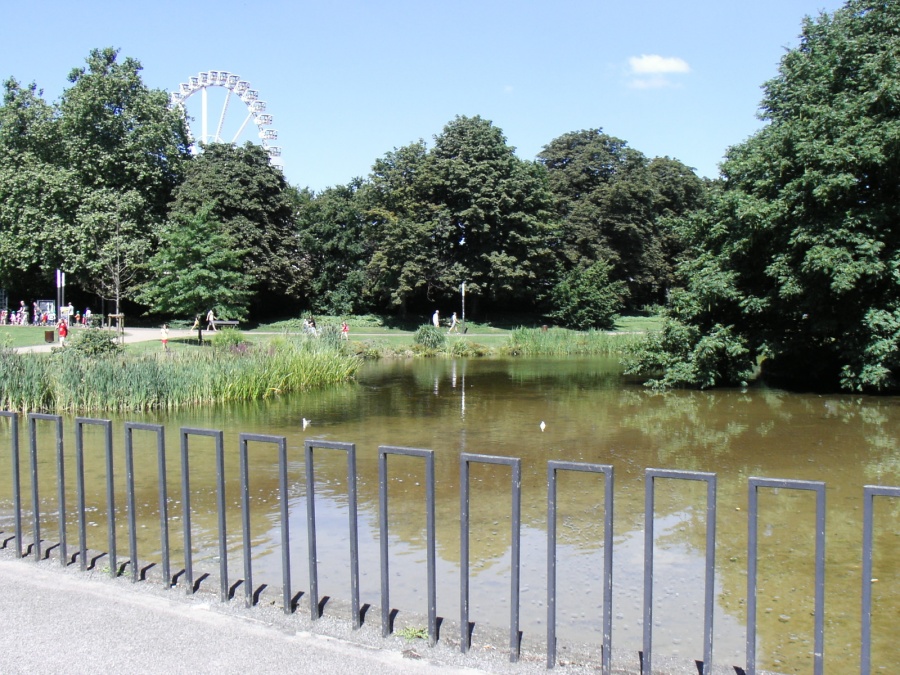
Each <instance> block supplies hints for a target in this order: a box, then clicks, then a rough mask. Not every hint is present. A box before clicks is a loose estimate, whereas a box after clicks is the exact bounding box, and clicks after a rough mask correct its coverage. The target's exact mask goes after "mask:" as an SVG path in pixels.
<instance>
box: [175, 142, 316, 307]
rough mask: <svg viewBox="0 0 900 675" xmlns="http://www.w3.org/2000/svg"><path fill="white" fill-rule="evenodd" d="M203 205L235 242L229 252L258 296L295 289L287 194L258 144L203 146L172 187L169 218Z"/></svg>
mask: <svg viewBox="0 0 900 675" xmlns="http://www.w3.org/2000/svg"><path fill="white" fill-rule="evenodd" d="M207 209H208V214H209V217H210V218H211V219H213V220H215V221H216V222H218V223H221V224H222V226H223V227H224V230H225V232H226V233H227V234H228V235H229V237H230V239H231V241H232V242H235V243H236V249H235V255H236V256H237V257H238V258H239V259H240V261H241V263H242V265H243V269H244V270H245V271H246V273H247V274H248V275H249V276H250V277H251V278H252V279H253V291H254V293H256V294H257V296H258V297H262V296H263V295H264V294H265V295H272V294H274V295H275V296H276V298H278V300H279V301H280V299H281V298H283V297H284V296H285V295H287V294H291V293H296V292H297V291H299V290H300V287H301V282H302V279H303V274H302V270H301V267H300V254H299V249H298V242H297V233H296V229H295V224H294V213H293V200H292V195H291V194H290V192H289V190H288V185H287V182H286V181H285V179H284V174H282V173H281V171H280V170H279V169H277V168H276V167H274V166H272V165H271V164H270V163H269V156H268V154H266V151H265V149H264V148H262V147H261V146H258V145H253V144H251V143H247V144H246V145H244V146H241V147H235V146H233V145H231V144H227V143H212V144H209V145H206V146H204V148H203V152H202V153H201V154H200V155H198V156H196V157H194V158H193V159H192V160H191V161H190V163H189V164H188V166H187V167H186V171H185V178H184V181H183V182H182V183H181V184H180V185H179V186H178V188H177V189H176V190H175V193H174V200H173V202H172V204H171V217H172V218H181V219H188V220H190V219H191V218H193V217H194V216H195V215H196V214H199V213H200V212H201V211H203V210H207ZM238 250H240V251H242V253H240V254H238Z"/></svg>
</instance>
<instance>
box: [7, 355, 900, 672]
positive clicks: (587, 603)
mask: <svg viewBox="0 0 900 675" xmlns="http://www.w3.org/2000/svg"><path fill="white" fill-rule="evenodd" d="M303 418H307V419H309V420H311V425H310V426H309V427H308V428H307V429H306V430H305V431H304V430H303V429H302V424H301V421H302V419H303ZM129 419H132V420H135V421H151V422H161V423H164V424H165V425H166V427H167V447H168V455H169V456H168V460H169V485H170V489H171V493H170V496H171V499H172V502H171V505H170V514H171V516H172V519H173V522H172V524H171V528H172V529H171V533H172V546H173V569H178V568H179V566H180V564H181V560H182V555H183V553H182V551H181V550H180V548H179V546H180V540H181V536H182V532H181V529H180V528H181V521H180V517H181V511H180V506H181V505H180V500H181V495H180V459H179V456H178V448H179V445H178V443H179V440H178V428H179V427H181V426H191V427H202V428H212V429H222V430H224V431H225V442H226V455H227V456H226V477H227V485H228V487H227V503H228V504H229V506H230V508H231V510H230V511H229V513H228V519H229V528H230V533H229V546H230V553H229V565H230V570H231V576H232V579H237V578H240V577H241V576H242V569H243V568H242V564H243V563H242V560H241V551H240V546H241V530H240V527H241V526H240V511H239V502H240V492H239V469H238V452H237V448H238V433H239V432H241V431H246V432H253V433H263V434H275V435H283V436H286V437H287V439H288V447H289V454H290V471H291V475H290V492H291V498H290V507H291V525H292V533H293V534H292V536H293V540H292V544H291V555H292V560H293V564H292V576H293V579H294V581H293V585H294V589H295V591H296V590H304V591H305V590H306V589H307V588H308V586H307V584H308V574H307V562H306V552H307V544H306V530H305V518H306V503H305V488H304V475H303V440H304V439H305V438H318V439H325V440H332V441H347V442H353V443H356V444H357V452H358V460H359V467H358V470H359V490H360V496H359V512H360V556H361V585H360V592H361V600H362V602H364V603H371V604H373V605H378V604H379V582H380V577H379V567H378V535H377V528H378V473H377V448H378V446H379V445H382V444H385V445H401V446H411V447H419V448H429V449H433V450H435V451H436V474H437V508H438V524H437V546H438V561H437V565H438V614H439V615H440V616H444V617H447V618H448V619H450V620H457V619H458V616H459V609H458V607H459V578H458V560H459V453H460V452H470V453H483V454H491V455H505V456H513V457H520V458H522V460H523V484H522V490H523V493H522V517H523V527H522V537H523V539H522V542H523V548H522V590H521V602H522V626H521V627H522V630H523V632H524V644H525V645H526V646H528V645H534V646H535V647H539V648H543V645H544V643H545V639H546V626H545V616H546V556H547V554H546V534H545V533H546V518H547V504H546V483H547V480H546V475H547V468H546V463H547V460H548V459H561V460H569V461H582V462H595V463H602V464H611V465H613V467H614V469H615V482H616V484H615V549H614V550H615V566H614V574H615V577H614V583H615V592H614V598H613V609H614V617H615V619H614V630H613V644H614V646H615V647H616V648H617V649H628V650H632V651H634V652H637V651H638V650H639V649H640V648H641V635H642V627H641V619H642V602H643V585H642V583H643V579H642V575H643V505H644V481H643V472H644V469H645V468H646V467H655V468H665V469H685V470H697V471H709V472H715V473H716V474H717V475H718V480H719V483H718V509H719V510H718V522H717V549H716V556H717V565H716V613H715V636H716V645H715V653H714V660H715V662H716V663H721V664H728V665H744V647H745V642H744V641H745V629H744V622H745V609H744V608H745V599H746V594H747V590H746V570H747V550H746V539H747V513H746V509H747V500H748V497H747V495H748V488H747V479H748V477H750V476H762V477H769V478H792V479H804V480H820V481H825V482H826V485H827V545H826V546H827V548H826V552H827V571H826V650H825V654H826V670H827V671H828V672H852V671H855V670H858V664H859V633H860V588H861V578H860V569H861V540H862V534H861V532H862V487H863V485H866V484H880V485H900V450H898V447H900V446H898V441H900V398H866V397H858V396H819V395H815V394H810V395H803V394H788V393H785V392H781V391H776V390H765V389H753V390H749V391H737V390H734V391H718V392H709V393H706V392H672V393H668V394H665V395H654V394H652V393H650V392H647V391H645V390H644V389H643V388H642V387H640V386H638V385H636V384H634V383H630V382H626V381H623V379H622V378H621V376H620V375H619V372H618V368H617V367H616V365H615V363H614V362H611V361H606V360H602V359H541V360H535V359H528V360H525V359H519V360H478V361H455V362H451V361H445V360H416V361H408V362H407V361H388V362H384V363H377V364H372V365H369V366H366V367H365V368H364V369H363V371H362V372H361V373H360V376H359V384H358V385H356V386H351V387H346V388H340V389H337V390H331V391H327V392H317V393H313V394H307V395H298V396H294V397H291V398H290V399H285V400H280V401H275V402H266V403H260V404H253V405H246V406H235V407H230V408H227V409H216V410H203V411H193V412H190V413H180V414H177V415H169V416H153V417H149V418H147V417H145V418H141V419H140V420H136V419H135V418H129ZM122 421H124V420H117V421H116V426H115V434H116V441H115V442H116V458H117V459H116V462H117V480H118V481H119V483H120V486H119V489H120V493H119V496H118V497H117V500H118V504H117V507H118V509H117V510H118V512H119V514H120V526H119V542H120V543H119V551H120V553H119V555H120V556H122V557H127V532H126V530H125V528H124V523H123V522H121V521H123V520H124V513H125V496H124V489H123V486H124V462H123V450H122V438H123V432H122V424H121V422H122ZM542 421H543V422H544V423H545V425H546V426H545V430H544V431H543V432H542V431H541V429H540V423H541V422H542ZM0 429H2V433H0V442H2V443H3V446H2V447H3V448H8V447H9V442H8V427H7V426H6V425H5V423H3V424H2V425H0ZM67 433H68V434H69V436H71V425H70V424H67ZM92 434H93V432H92V431H91V432H90V433H89V434H88V438H89V439H90V438H94V436H93V435H92ZM136 438H137V444H138V448H137V463H138V466H137V468H136V481H137V486H138V493H139V498H138V512H139V516H140V518H141V525H140V529H141V537H140V550H141V555H142V556H143V557H144V558H146V559H148V560H152V559H156V558H157V557H158V555H159V554H158V551H159V548H160V547H159V525H158V520H157V518H158V512H157V503H156V458H155V444H154V442H152V439H151V438H150V437H149V435H148V436H147V437H143V436H140V435H139V436H137V437H136ZM42 439H43V436H42ZM26 447H27V446H26V442H25V435H24V433H23V441H22V448H23V462H24V460H25V452H24V451H25V449H26ZM88 447H92V446H91V445H89V446H88ZM212 447H213V446H212V443H211V442H210V441H208V439H201V438H195V439H192V441H191V484H192V492H193V494H192V497H191V499H192V511H193V514H194V515H193V534H194V537H195V565H196V566H197V568H198V570H202V569H203V568H204V566H206V567H208V568H209V569H210V571H217V569H218V568H217V562H216V561H215V560H214V559H213V558H214V555H213V549H214V548H215V546H216V542H217V534H216V520H215V489H214V480H213V477H214V471H215V469H214V459H213V452H212ZM73 451H74V441H73V440H72V439H71V438H68V437H67V440H66V452H67V455H68V456H69V457H72V456H73V455H74V452H73ZM52 452H53V449H52V443H51V442H49V441H47V440H42V441H41V457H42V462H43V463H42V465H41V479H40V480H41V485H42V488H41V490H42V497H43V500H42V501H43V504H44V506H43V507H42V510H46V514H45V522H44V525H43V527H44V528H45V530H44V532H45V533H46V534H45V536H54V535H53V534H52V533H55V528H56V526H55V520H54V518H55V515H56V514H55V511H54V509H55V508H56V506H55V505H56V493H55V488H54V487H53V486H54V483H53V478H54V476H55V465H54V462H53V455H52ZM6 453H8V450H4V456H6ZM251 463H252V476H253V478H252V481H251V495H252V514H253V515H252V525H251V529H252V532H253V541H254V581H255V582H256V583H257V584H259V583H268V584H269V585H270V588H273V587H275V586H278V585H279V584H280V581H281V572H280V560H281V557H280V556H281V553H280V547H279V529H278V493H277V465H276V462H275V453H274V451H273V450H270V449H268V448H264V447H262V446H255V445H254V446H252V447H251ZM72 464H73V463H72ZM3 465H4V466H7V464H6V462H5V461H4V462H3ZM23 466H27V465H25V464H23ZM67 472H68V473H67V480H68V482H69V485H70V488H71V493H72V495H73V496H72V497H71V498H70V499H71V501H70V505H71V504H74V464H73V468H72V469H70V468H68V465H67ZM24 473H25V474H27V471H26V472H24ZM390 474H391V483H390V536H391V584H392V586H391V604H392V606H394V607H397V608H399V609H400V610H401V611H411V612H424V611H425V602H424V592H425V553H424V550H423V546H424V541H425V520H424V500H425V493H424V480H423V472H422V464H421V460H418V461H417V460H415V459H411V458H402V457H392V458H391V459H390ZM87 475H88V478H87V480H88V488H89V498H88V501H89V503H91V502H92V501H93V503H95V504H98V505H99V508H98V509H97V510H96V511H92V514H93V515H94V516H95V520H93V521H92V522H93V523H94V524H93V525H92V526H91V527H90V533H89V534H90V537H91V542H90V543H91V546H92V547H95V548H99V549H104V548H105V542H106V533H105V527H104V524H105V506H104V504H105V502H104V499H105V497H104V494H105V493H104V483H103V480H104V479H103V475H104V466H103V461H102V451H100V450H99V448H98V449H96V450H94V451H92V452H91V453H89V456H88V459H87ZM316 475H317V479H318V483H317V493H316V494H317V497H316V498H317V501H316V513H317V522H318V526H319V532H320V542H319V545H318V558H319V574H320V581H319V583H320V588H319V590H320V593H321V594H322V595H329V596H331V597H335V598H344V599H348V598H349V595H350V588H349V563H348V556H347V553H348V546H349V544H348V535H347V529H348V528H347V499H346V472H345V467H344V463H343V455H341V454H340V453H336V452H332V453H328V452H322V453H319V454H318V455H317V465H316ZM472 479H473V482H472V486H473V497H472V500H471V505H472V506H471V518H472V535H471V537H472V539H471V552H472V556H473V565H472V573H473V579H472V582H471V598H472V601H471V606H470V619H471V620H472V621H475V622H476V631H475V634H474V636H473V639H474V641H475V643H476V644H477V643H478V641H479V633H478V629H477V625H478V624H491V625H495V626H498V627H504V626H506V625H508V624H507V622H508V617H509V590H508V589H509V545H510V533H509V517H510V493H509V485H510V474H509V470H508V469H506V468H503V467H486V466H476V467H474V468H473V472H472ZM45 482H46V485H44V483H45ZM28 486H29V481H28V476H27V475H24V476H23V487H24V488H25V489H26V490H27V489H28ZM0 491H2V492H0V494H2V496H3V498H4V500H5V501H6V503H7V504H8V503H9V498H8V495H9V494H10V488H9V481H8V476H7V475H6V472H4V475H3V477H2V479H0ZM559 494H560V502H561V506H560V510H559V537H560V544H559V556H560V563H559V568H558V583H559V588H558V592H559V600H558V609H557V613H558V620H559V629H558V636H559V638H560V640H584V641H589V642H596V643H598V644H599V641H600V617H601V611H602V582H601V570H602V562H603V551H602V548H601V547H600V545H599V544H600V542H601V541H602V538H603V531H602V521H603V515H604V514H603V491H602V484H601V482H600V479H599V478H598V477H597V476H589V475H581V474H578V475H576V474H564V475H563V476H562V477H561V479H560V486H559ZM896 501H897V500H893V501H892V500H888V499H881V500H879V501H877V505H876V512H875V513H876V532H877V536H876V542H875V545H876V555H875V571H874V577H875V578H876V579H878V581H877V582H875V583H874V589H875V595H874V601H875V608H876V610H875V621H874V632H873V634H874V635H875V636H876V641H875V644H874V645H873V664H875V665H876V666H879V665H880V666H883V667H884V668H885V669H887V672H889V670H890V668H891V667H892V664H894V663H897V662H900V648H898V645H897V644H896V641H895V640H894V638H893V636H894V633H895V627H894V624H895V623H896V619H897V617H898V616H900V590H898V589H900V584H898V582H900V563H898V560H900V526H898V515H900V504H897V503H896ZM28 504H29V502H28V500H27V499H26V500H25V505H26V511H27V506H28ZM760 508H761V517H760V530H759V531H760V556H759V580H760V591H759V596H758V597H759V600H758V607H759V628H758V634H759V653H758V665H759V666H760V667H765V668H771V669H774V670H779V671H782V672H811V667H812V651H813V647H812V645H813V633H812V631H813V616H812V612H813V571H814V542H815V539H814V536H815V528H814V514H815V503H814V496H813V495H812V494H811V493H791V492H788V491H785V490H780V491H776V490H764V491H763V493H762V494H761V498H760ZM70 509H71V506H70ZM656 515H657V523H656V543H655V556H656V558H655V560H656V562H655V570H656V578H655V583H654V591H655V606H654V653H655V654H669V655H680V656H682V657H685V658H696V659H700V658H702V656H703V649H702V633H703V623H702V607H703V579H704V572H703V562H704V546H705V533H706V522H705V521H706V515H705V486H703V485H702V484H699V483H695V482H676V481H666V480H663V481H659V482H658V493H657V498H656ZM26 522H27V521H26ZM74 522H75V521H74V519H72V523H73V526H72V529H71V530H70V534H69V537H70V541H71V542H75V541H77V539H76V537H77V530H76V529H75V527H74ZM2 524H3V526H4V529H5V530H6V531H9V519H8V518H7V519H4V520H3V521H2ZM26 539H27V538H26ZM267 594H268V595H267V596H264V597H268V598H269V599H270V600H274V601H276V602H280V596H279V595H278V594H277V593H276V592H274V591H272V592H267ZM301 609H305V605H302V606H301ZM368 620H370V621H377V620H378V618H377V616H375V615H374V614H370V615H369V617H368ZM498 647H500V648H502V646H500V645H498ZM598 658H599V657H598Z"/></svg>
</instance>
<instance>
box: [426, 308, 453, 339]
mask: <svg viewBox="0 0 900 675" xmlns="http://www.w3.org/2000/svg"><path fill="white" fill-rule="evenodd" d="M431 323H432V324H434V327H435V328H440V327H441V314H440V312H439V311H438V310H434V314H432V315H431ZM449 325H450V328H449V329H448V330H447V334H448V335H449V334H450V333H459V322H458V321H457V319H456V312H453V314H452V316H451V317H450V321H449Z"/></svg>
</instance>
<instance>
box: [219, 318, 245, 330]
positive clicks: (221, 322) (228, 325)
mask: <svg viewBox="0 0 900 675" xmlns="http://www.w3.org/2000/svg"><path fill="white" fill-rule="evenodd" d="M239 323H240V322H239V321H226V320H220V319H216V320H215V321H213V326H215V327H216V328H237V327H238V324H239Z"/></svg>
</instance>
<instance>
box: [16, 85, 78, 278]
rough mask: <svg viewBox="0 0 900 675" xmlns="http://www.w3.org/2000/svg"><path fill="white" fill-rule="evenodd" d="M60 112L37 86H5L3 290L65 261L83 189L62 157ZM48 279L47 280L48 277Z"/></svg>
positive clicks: (38, 275) (37, 276) (36, 276)
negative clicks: (67, 240)
mask: <svg viewBox="0 0 900 675" xmlns="http://www.w3.org/2000/svg"><path fill="white" fill-rule="evenodd" d="M61 151H62V147H61V142H60V131H59V123H58V118H57V115H56V112H55V110H54V108H53V107H52V106H50V105H49V104H48V103H46V102H45V101H44V100H43V98H42V95H41V92H40V91H39V90H38V89H37V87H36V86H35V85H33V84H32V85H30V86H28V87H23V86H21V85H20V84H19V83H18V82H17V81H16V80H15V79H13V78H10V79H8V80H7V81H6V82H4V84H3V105H2V106H0V286H3V287H6V288H10V287H18V288H24V287H27V286H29V285H31V284H34V283H36V282H37V281H38V279H40V278H41V277H42V276H45V273H46V272H48V271H49V270H52V269H55V267H56V266H58V264H59V263H60V262H61V259H62V258H61V256H60V252H61V251H62V250H63V246H64V244H65V233H66V232H67V230H68V225H69V223H71V222H73V221H74V220H75V217H76V213H77V210H78V202H79V198H80V194H81V187H80V185H79V184H78V181H77V177H76V176H75V174H74V172H73V171H72V170H71V169H69V168H68V167H67V166H65V162H64V158H63V157H62V156H61ZM49 278H50V277H49V276H47V277H46V279H49Z"/></svg>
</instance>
